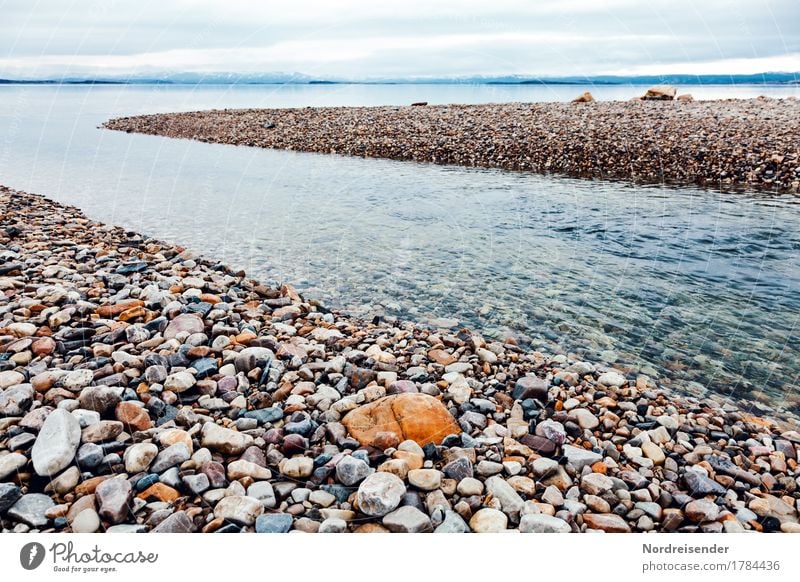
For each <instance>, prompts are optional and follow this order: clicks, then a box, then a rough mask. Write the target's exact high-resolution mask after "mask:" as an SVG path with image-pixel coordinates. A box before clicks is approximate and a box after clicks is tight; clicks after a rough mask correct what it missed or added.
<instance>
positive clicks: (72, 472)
mask: <svg viewBox="0 0 800 582" xmlns="http://www.w3.org/2000/svg"><path fill="white" fill-rule="evenodd" d="M80 480H81V472H80V470H79V469H78V467H76V466H74V465H73V466H71V467H69V468H67V470H66V471H64V472H63V473H61V474H60V475H59V476H58V477H55V478H54V479H52V480H51V481H50V487H52V489H53V491H55V492H56V493H58V494H59V495H65V494H66V493H69V492H70V491H72V490H73V489H75V487H76V486H77V485H78V483H79V482H80Z"/></svg>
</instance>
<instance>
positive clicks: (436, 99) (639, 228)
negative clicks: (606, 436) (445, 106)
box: [0, 86, 800, 409]
mask: <svg viewBox="0 0 800 582" xmlns="http://www.w3.org/2000/svg"><path fill="white" fill-rule="evenodd" d="M591 89H592V91H593V92H594V93H595V95H597V96H598V97H600V98H627V97H629V96H630V95H634V94H639V93H641V92H642V88H631V87H600V88H591ZM582 90H584V88H582V87H574V86H570V87H563V86H559V87H540V86H530V87H513V86H427V87H426V86H311V87H309V86H290V87H271V86H249V87H236V88H231V87H201V88H192V87H152V86H151V87H142V86H133V87H119V86H115V87H66V86H65V87H58V86H5V87H0V183H2V184H5V185H8V186H11V187H14V188H18V189H22V190H27V191H30V192H37V193H41V194H45V195H47V196H49V197H51V198H53V199H56V200H59V201H62V202H66V203H71V204H75V205H77V206H79V207H81V208H83V209H84V210H85V211H86V212H87V213H88V214H89V215H90V216H92V217H95V218H98V219H101V220H105V221H109V222H114V223H117V224H121V225H124V226H126V227H129V228H132V229H135V230H139V231H142V232H145V233H148V234H152V235H155V236H158V237H160V238H163V239H167V240H171V241H173V242H176V243H180V244H184V245H187V246H189V247H191V248H194V249H196V250H198V251H201V252H203V253H206V254H208V255H211V256H214V257H217V258H219V259H220V260H224V261H226V262H228V263H230V264H232V265H235V266H237V267H241V268H245V269H247V270H248V271H249V272H250V273H251V274H252V275H255V276H259V277H262V278H267V279H269V280H272V281H278V282H282V281H287V282H291V283H293V284H295V285H296V286H297V287H298V288H300V289H301V290H303V291H304V292H306V294H307V295H310V296H313V297H316V298H319V299H321V300H322V301H323V302H325V303H326V304H328V305H331V306H335V307H340V308H345V309H347V310H349V311H351V312H354V313H356V314H359V315H365V316H371V315H374V314H385V315H392V316H399V317H402V318H407V319H412V320H415V321H421V322H426V321H431V320H435V319H437V318H450V319H455V320H457V321H458V323H459V325H467V326H470V327H472V328H474V329H477V330H480V331H482V332H483V333H484V334H485V335H487V336H491V337H498V338H504V337H505V336H507V335H513V336H515V337H516V338H517V339H518V340H519V341H520V343H522V344H524V345H525V346H526V347H531V348H540V347H541V348H543V349H546V350H548V351H555V352H572V353H574V354H577V355H578V356H580V357H585V358H587V359H591V360H601V361H606V362H609V363H616V364H622V365H627V366H630V367H632V368H635V369H639V370H641V371H644V372H646V373H649V374H652V375H657V376H659V377H660V378H661V379H662V380H666V378H670V379H672V381H673V384H674V385H676V386H677V387H679V388H684V389H686V390H689V391H693V392H697V391H703V390H705V389H711V390H713V391H715V392H717V393H722V394H735V395H736V396H739V397H746V398H753V399H760V400H763V401H765V402H767V403H768V404H769V405H770V406H772V407H773V408H776V409H777V408H794V409H796V408H797V406H798V402H800V399H799V398H798V397H797V395H796V386H797V381H798V373H799V371H800V358H798V355H800V351H799V348H800V338H799V337H798V336H799V335H800V334H799V333H798V317H799V316H800V293H798V291H800V254H799V253H798V251H799V250H800V208H799V207H798V206H797V204H796V200H795V199H793V198H790V197H781V198H775V197H765V196H755V195H745V194H730V193H726V194H720V193H715V192H711V191H701V190H696V189H691V188H682V189H675V188H662V187H634V186H631V185H625V184H616V183H601V182H586V181H578V180H569V179H558V178H549V177H542V176H536V175H528V174H521V173H511V172H503V171H498V170H483V169H465V168H456V167H442V166H433V165H424V164H412V163H403V162H393V161H388V160H374V159H370V160H364V159H357V158H345V157H340V156H322V155H315V154H306V153H295V152H281V151H269V150H261V149H256V148H242V147H234V146H225V145H212V144H203V143H199V142H193V141H181V140H170V139H167V138H161V137H155V136H144V135H135V134H124V133H119V132H111V131H106V130H101V129H98V128H97V126H98V125H99V124H100V123H102V122H103V121H105V120H106V119H108V118H110V117H114V116H120V115H133V114H138V113H146V112H157V111H175V110H193V109H206V108H215V107H216V108H222V107H259V106H263V107H270V106H305V105H345V104H347V105H367V104H395V103H399V104H402V103H410V102H412V101H417V100H423V99H424V100H427V101H429V102H431V103H446V102H486V101H498V102H499V101H525V100H528V101H531V100H536V101H543V100H548V99H551V100H552V99H558V100H565V99H567V98H569V97H571V96H573V95H574V94H577V93H579V92H581V91H582ZM690 91H691V92H692V93H694V94H695V95H696V96H706V97H730V96H749V95H758V94H769V95H773V96H787V95H792V94H797V93H800V88H788V87H771V88H770V87H702V88H698V87H692V88H690Z"/></svg>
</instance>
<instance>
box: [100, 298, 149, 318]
mask: <svg viewBox="0 0 800 582" xmlns="http://www.w3.org/2000/svg"><path fill="white" fill-rule="evenodd" d="M142 306H144V301H141V300H139V299H130V300H128V301H121V302H119V303H115V304H113V305H101V306H100V307H98V308H97V309H96V310H95V313H96V314H97V315H99V316H100V317H104V318H108V317H114V316H115V315H119V314H120V313H122V312H123V311H126V310H128V309H133V308H134V307H142Z"/></svg>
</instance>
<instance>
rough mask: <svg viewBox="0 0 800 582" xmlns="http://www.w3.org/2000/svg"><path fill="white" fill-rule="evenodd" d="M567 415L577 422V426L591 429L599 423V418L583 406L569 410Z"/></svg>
mask: <svg viewBox="0 0 800 582" xmlns="http://www.w3.org/2000/svg"><path fill="white" fill-rule="evenodd" d="M569 416H570V418H571V419H572V420H574V421H575V422H577V423H578V426H580V427H581V428H584V429H589V430H591V429H593V428H597V427H598V426H599V425H600V419H598V418H597V417H596V416H595V415H594V414H592V413H591V412H590V411H589V410H587V409H585V408H575V409H574V410H571V411H570V412H569Z"/></svg>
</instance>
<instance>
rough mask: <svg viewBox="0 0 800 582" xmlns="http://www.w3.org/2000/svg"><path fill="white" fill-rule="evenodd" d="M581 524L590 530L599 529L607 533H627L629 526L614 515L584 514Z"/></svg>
mask: <svg viewBox="0 0 800 582" xmlns="http://www.w3.org/2000/svg"><path fill="white" fill-rule="evenodd" d="M583 523H585V524H586V526H587V527H589V528H591V529H599V530H602V531H604V532H608V533H629V532H630V531H631V528H630V526H629V525H628V524H627V523H626V522H625V520H624V519H622V518H621V517H620V516H618V515H616V514H614V513H584V514H583Z"/></svg>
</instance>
